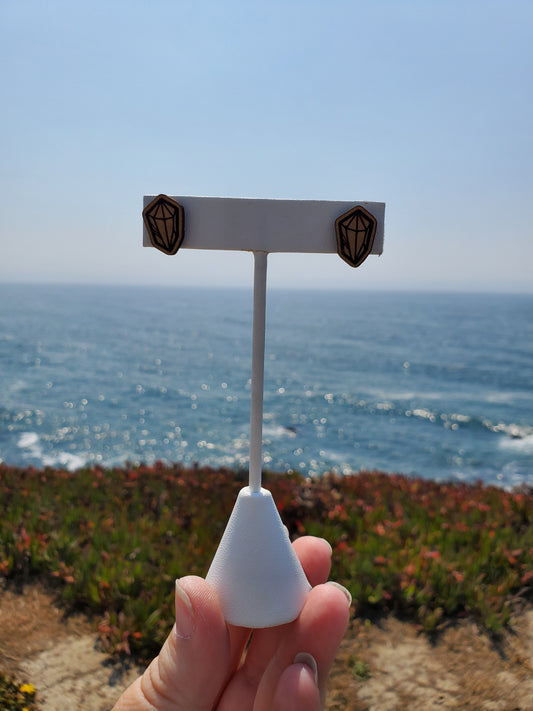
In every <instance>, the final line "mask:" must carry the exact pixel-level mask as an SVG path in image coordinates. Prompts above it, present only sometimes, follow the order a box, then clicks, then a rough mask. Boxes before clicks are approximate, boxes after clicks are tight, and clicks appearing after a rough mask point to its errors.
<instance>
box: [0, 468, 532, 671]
mask: <svg viewBox="0 0 533 711" xmlns="http://www.w3.org/2000/svg"><path fill="white" fill-rule="evenodd" d="M243 484H245V473H244V472H242V473H238V472H237V473H236V472H234V471H230V470H225V469H216V470H214V469H211V468H208V467H190V468H185V467H183V466H180V465H174V466H167V465H163V464H155V465H154V466H150V467H148V466H140V467H125V468H116V469H112V470H104V469H100V468H94V467H93V468H87V469H81V470H79V471H77V472H74V473H73V472H67V471H64V470H54V469H46V470H36V469H31V468H26V469H23V468H16V467H8V466H5V465H0V511H1V515H0V576H1V577H2V578H3V584H4V585H17V584H23V583H24V582H28V581H30V580H35V579H39V580H41V581H44V582H46V583H48V584H49V585H50V586H53V587H54V589H55V590H56V591H57V595H58V597H59V598H60V599H61V600H62V604H63V606H64V607H65V608H66V609H67V610H68V609H72V610H83V611H85V612H87V613H88V614H89V615H91V616H92V618H93V619H94V621H95V626H96V627H97V628H98V632H99V635H100V637H101V641H102V644H103V646H104V648H105V649H106V650H108V651H110V652H115V653H126V654H134V655H135V656H137V657H139V658H141V659H146V658H149V657H152V656H153V655H154V654H155V653H157V651H158V649H159V647H160V645H161V644H162V642H163V640H164V638H165V637H166V635H167V633H168V631H169V629H170V627H171V625H172V623H173V587H174V579H175V578H177V577H180V576H183V575H187V574H197V575H202V576H204V575H205V573H206V571H207V569H208V567H209V563H210V561H211V559H212V557H213V554H214V552H215V549H216V546H217V544H218V541H219V539H220V537H221V535H222V532H223V530H224V527H225V525H226V522H227V519H228V516H229V513H230V511H231V509H232V507H233V504H234V502H235V498H236V495H237V492H238V490H239V489H240V487H241V486H243ZM265 486H267V487H268V488H269V489H270V490H271V491H272V493H273V496H274V499H275V501H276V503H277V505H278V508H279V510H280V512H281V516H282V519H283V520H284V522H285V524H286V525H287V526H288V528H289V531H290V535H291V537H296V536H301V535H305V534H313V535H317V536H323V537H324V538H326V539H327V540H328V541H330V543H331V544H332V546H333V569H332V574H331V577H332V578H333V579H335V580H338V581H340V582H342V583H343V584H344V585H346V586H347V587H348V588H349V589H350V591H351V593H352V595H353V598H354V610H353V614H355V615H357V616H361V617H369V616H374V615H379V614H381V613H386V612H394V613H396V614H398V615H401V616H405V617H407V618H409V619H412V620H414V621H416V622H417V623H419V624H420V626H421V628H422V629H425V630H426V631H428V632H431V631H434V630H438V629H439V627H442V626H443V625H445V624H446V622H447V621H448V620H451V619H454V618H456V617H457V616H465V615H469V616H471V617H472V618H473V619H475V620H477V621H478V622H479V623H480V624H482V625H483V626H484V627H485V628H486V629H487V630H489V631H490V632H492V633H495V634H497V633H498V632H499V631H500V630H501V629H502V628H503V627H504V626H505V625H506V624H507V623H508V622H509V621H510V620H511V617H512V614H513V610H514V609H515V607H516V606H519V605H521V604H523V603H524V602H525V601H527V600H531V599H533V525H532V524H533V490H531V489H526V488H523V489H520V490H515V491H505V490H503V489H499V488H496V487H490V486H486V485H483V484H481V483H479V484H466V483H439V482H435V481H431V480H427V479H413V478H408V477H405V476H401V475H396V474H392V475H387V474H382V473H379V472H363V473H360V474H357V475H353V476H346V477H339V476H336V475H326V476H324V477H322V478H320V479H318V478H317V479H309V478H305V477H303V476H300V475H297V474H292V475H282V474H267V475H265Z"/></svg>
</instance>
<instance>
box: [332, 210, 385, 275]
mask: <svg viewBox="0 0 533 711" xmlns="http://www.w3.org/2000/svg"><path fill="white" fill-rule="evenodd" d="M377 224H378V223H377V220H376V218H375V217H374V215H371V214H370V212H368V210H365V208H364V207H361V205H358V206H357V207H353V208H352V209H351V210H348V212H345V213H344V214H343V215H341V216H340V217H338V218H337V219H336V220H335V232H336V234H337V252H338V254H339V256H340V257H342V259H344V261H345V262H346V263H347V264H349V265H350V266H351V267H358V266H359V265H360V264H362V263H363V262H364V261H365V259H366V258H367V257H368V255H369V254H370V252H371V251H372V245H373V244H374V237H375V234H376V227H377Z"/></svg>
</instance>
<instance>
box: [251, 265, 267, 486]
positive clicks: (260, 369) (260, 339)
mask: <svg viewBox="0 0 533 711" xmlns="http://www.w3.org/2000/svg"><path fill="white" fill-rule="evenodd" d="M267 256H268V254H267V252H254V312H253V331H252V405H251V411H250V470H249V487H250V490H251V491H252V492H253V493H258V492H259V491H260V490H261V469H262V444H263V383H264V376H265V311H266V273H267Z"/></svg>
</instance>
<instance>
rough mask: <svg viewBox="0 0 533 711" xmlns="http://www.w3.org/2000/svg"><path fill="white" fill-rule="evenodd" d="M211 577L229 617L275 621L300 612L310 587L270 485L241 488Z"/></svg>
mask: <svg viewBox="0 0 533 711" xmlns="http://www.w3.org/2000/svg"><path fill="white" fill-rule="evenodd" d="M207 581H208V582H209V583H210V584H211V585H212V586H213V587H214V588H215V590H216V591H217V594H218V597H219V600H220V604H221V606H222V611H223V613H224V617H225V619H226V621H227V622H229V623H230V624H232V625H238V626H240V627H252V628H260V627H275V626H276V625H282V624H285V623H287V622H292V620H294V619H296V617H298V615H299V614H300V611H301V609H302V607H303V604H304V602H305V598H306V596H307V593H308V592H309V590H310V589H311V586H310V585H309V582H308V581H307V578H306V577H305V573H304V571H303V569H302V566H301V565H300V561H299V560H298V558H297V556H296V553H295V552H294V550H293V548H292V546H291V543H290V540H289V536H288V535H287V531H286V529H285V528H284V526H283V523H282V522H281V518H280V516H279V513H278V510H277V509H276V506H275V504H274V499H273V498H272V494H271V493H270V492H269V491H267V490H266V489H261V490H260V491H259V492H252V491H251V490H250V488H249V487H245V488H244V489H241V491H240V492H239V496H238V497H237V501H236V503H235V507H234V509H233V511H232V514H231V516H230V519H229V521H228V525H227V526H226V530H225V531H224V535H223V536H222V540H221V541H220V545H219V547H218V550H217V552H216V554H215V557H214V559H213V562H212V563H211V567H210V568H209V572H208V574H207Z"/></svg>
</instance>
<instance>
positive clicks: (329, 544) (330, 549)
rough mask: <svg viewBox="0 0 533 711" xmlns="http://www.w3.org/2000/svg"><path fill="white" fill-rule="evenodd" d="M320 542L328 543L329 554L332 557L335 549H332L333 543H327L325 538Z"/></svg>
mask: <svg viewBox="0 0 533 711" xmlns="http://www.w3.org/2000/svg"><path fill="white" fill-rule="evenodd" d="M320 540H321V541H324V543H327V545H328V548H329V553H330V555H332V554H333V548H332V547H331V543H330V542H329V541H327V540H326V539H325V538H321V539H320Z"/></svg>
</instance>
